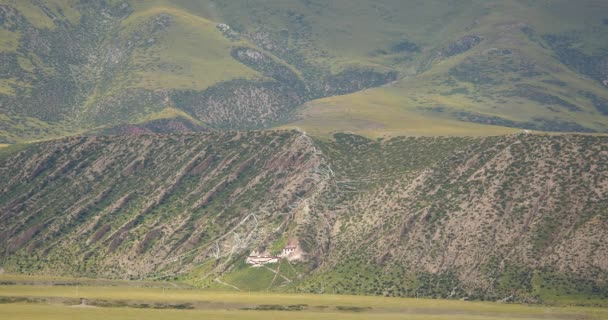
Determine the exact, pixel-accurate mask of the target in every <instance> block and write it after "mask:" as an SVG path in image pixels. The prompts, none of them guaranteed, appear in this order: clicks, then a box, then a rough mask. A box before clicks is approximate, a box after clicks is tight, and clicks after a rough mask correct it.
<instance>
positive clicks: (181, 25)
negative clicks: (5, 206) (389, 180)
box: [0, 0, 608, 143]
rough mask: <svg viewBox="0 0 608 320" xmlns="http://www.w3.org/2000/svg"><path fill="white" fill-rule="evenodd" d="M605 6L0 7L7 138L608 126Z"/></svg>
mask: <svg viewBox="0 0 608 320" xmlns="http://www.w3.org/2000/svg"><path fill="white" fill-rule="evenodd" d="M606 12H608V4H606V2H605V1H597V0H585V1H579V2H577V3H573V2H572V1H566V0H555V1H534V2H530V1H522V0H508V1H502V0H501V1H482V0H470V1H453V2H449V3H446V2H445V1H439V0H431V1H423V2H421V1H401V0H380V1H371V0H352V1H333V2H331V3H328V2H327V1H320V0H305V1H304V0H298V1H297V0H290V1H284V0H271V1H245V0H235V1H212V0H201V1H194V0H177V1H168V0H157V1H142V0H132V1H128V0H125V1H95V2H76V1H69V0H53V1H50V0H40V1H38V0H36V1H34V0H23V1H14V0H1V1H0V61H1V62H2V63H1V64H0V143H15V142H20V141H29V140H36V139H48V138H52V137H59V136H64V135H70V134H75V133H83V132H88V131H90V130H94V131H96V132H100V131H101V132H103V131H104V130H106V128H111V127H116V126H122V125H129V124H141V123H143V122H146V121H149V119H158V118H168V119H172V118H174V117H176V116H177V114H178V113H185V116H186V117H187V118H191V120H193V121H195V122H196V126H201V127H205V128H207V130H226V129H260V128H269V127H276V126H290V127H293V126H298V127H302V128H304V129H305V130H307V131H309V132H311V133H313V134H319V135H328V134H329V133H331V132H333V131H353V132H358V133H361V134H365V135H368V136H382V135H403V134H406V135H492V134H500V133H509V132H513V131H516V130H519V129H531V130H546V131H577V132H606V131H607V130H608V128H607V127H606V126H607V123H608V122H607V120H606V119H608V118H606V116H607V114H608V88H607V85H606V80H608V69H607V68H608V67H607V66H608V62H607V61H608V60H607V59H608V58H607V54H606V50H608V43H607V40H606V37H605V36H604V35H605V33H606V31H608V23H607V22H606V21H607V19H608V17H607V16H606V14H605V13H606ZM377 87H380V88H377ZM369 88H373V89H370V90H366V91H364V92H358V91H362V90H365V89H369ZM355 92H356V93H355ZM175 110H178V112H177V113H176V112H174V111H175ZM180 116H181V117H183V116H184V115H183V114H182V115H180ZM509 128H516V130H513V129H509ZM163 130H164V131H168V130H170V128H168V129H162V130H161V131H163Z"/></svg>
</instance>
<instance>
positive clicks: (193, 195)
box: [0, 131, 608, 301]
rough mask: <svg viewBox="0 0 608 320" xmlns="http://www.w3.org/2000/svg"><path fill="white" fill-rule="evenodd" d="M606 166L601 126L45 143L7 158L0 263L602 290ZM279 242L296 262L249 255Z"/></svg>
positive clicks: (385, 283) (516, 291) (448, 288)
mask: <svg viewBox="0 0 608 320" xmlns="http://www.w3.org/2000/svg"><path fill="white" fill-rule="evenodd" d="M607 166H608V141H607V140H606V138H604V137H592V136H568V135H566V136H541V135H525V134H521V135H513V136H505V137H492V138H392V139H390V140H389V139H384V140H383V139H380V140H377V141H371V140H368V139H366V138H363V137H360V136H355V135H348V134H337V135H335V136H334V138H333V139H332V140H328V141H326V140H323V141H321V140H313V139H311V138H309V137H308V136H306V134H304V133H302V132H297V131H290V132H250V133H241V132H228V133H210V134H201V133H196V134H180V135H136V136H125V137H119V136H113V137H88V138H70V139H64V140H59V141H53V142H45V143H38V144H33V145H30V146H28V147H26V148H25V149H24V150H21V151H4V152H3V154H2V155H1V156H0V181H2V183H0V191H1V192H0V220H1V221H2V222H3V223H2V228H1V229H0V250H1V252H3V255H2V256H1V257H0V258H1V260H0V266H1V267H3V268H4V269H5V270H7V271H13V272H32V273H49V274H70V275H88V276H102V277H111V278H149V279H158V278H162V279H168V278H170V279H173V278H175V277H179V278H180V279H187V280H189V281H192V282H194V283H196V284H197V285H202V286H209V285H213V282H212V280H214V279H217V280H218V282H219V283H228V284H229V285H231V286H236V287H239V288H241V289H254V290H255V289H260V288H265V289H266V288H272V289H274V290H291V291H298V292H326V293H365V294H380V295H392V296H435V297H469V298H484V299H505V298H507V299H519V300H526V301H539V300H543V299H548V297H551V296H552V295H556V294H557V295H565V296H568V295H575V296H583V297H595V298H601V299H603V298H605V297H606V295H607V294H608V285H607V283H608V282H607V281H608V260H607V259H606V257H607V256H608V245H607V242H606V236H607V234H606V230H608V224H607V223H608V211H607V210H606V208H608V197H607V196H606V195H607V194H608V190H607V188H608V167H607ZM285 246H294V247H296V248H297V254H298V257H299V259H296V260H297V261H296V262H294V261H291V262H290V263H291V264H292V267H283V268H282V267H281V265H280V264H279V265H278V266H273V265H270V266H269V267H268V268H260V269H255V270H254V269H251V268H248V267H247V265H245V264H244V258H245V256H246V255H247V254H249V253H250V252H252V251H260V252H263V251H266V252H268V253H271V254H276V253H277V252H279V253H280V252H281V250H282V249H283V248H284V247H285ZM266 273H272V274H273V276H272V277H270V278H269V277H268V275H269V274H266ZM274 275H277V277H278V278H279V280H277V279H276V278H277V277H274ZM279 275H280V277H279ZM205 279H206V280H205ZM273 279H274V280H273ZM281 279H283V280H281ZM271 280H272V282H270V281H271ZM273 285H274V286H273Z"/></svg>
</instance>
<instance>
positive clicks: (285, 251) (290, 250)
mask: <svg viewBox="0 0 608 320" xmlns="http://www.w3.org/2000/svg"><path fill="white" fill-rule="evenodd" d="M296 249H297V247H295V246H287V247H285V248H283V250H282V251H281V255H280V257H281V258H287V257H288V256H289V255H290V254H292V253H294V252H296Z"/></svg>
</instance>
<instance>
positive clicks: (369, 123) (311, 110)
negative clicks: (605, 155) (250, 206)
mask: <svg viewBox="0 0 608 320" xmlns="http://www.w3.org/2000/svg"><path fill="white" fill-rule="evenodd" d="M430 3H432V2H430ZM425 5H426V2H425ZM428 6H429V7H430V6H431V4H429V5H428ZM477 8H479V11H471V12H463V13H462V15H464V17H463V20H465V21H466V20H468V21H469V22H471V25H470V26H468V27H467V28H464V27H463V24H462V22H463V21H462V20H458V19H456V18H454V17H456V15H453V14H452V15H450V16H449V18H447V19H448V21H450V22H453V23H456V24H458V23H460V24H458V26H459V27H457V28H453V29H451V31H447V30H446V31H445V32H440V33H433V34H436V37H438V38H436V39H435V41H434V45H435V48H429V47H424V48H425V50H423V52H422V53H421V54H422V55H426V58H424V59H427V60H423V63H422V64H418V66H419V68H422V69H418V73H416V74H415V75H413V76H405V77H403V78H402V79H400V80H398V81H396V82H395V83H392V84H390V85H388V86H384V87H381V88H373V89H369V90H366V91H365V92H359V93H353V94H349V95H345V96H340V97H331V98H325V99H321V100H315V101H312V102H309V103H308V104H306V105H305V106H304V107H303V108H302V109H301V110H300V111H299V113H298V115H297V116H296V120H295V121H294V122H293V123H292V125H293V126H298V127H301V128H303V129H304V130H307V131H310V132H311V133H320V134H327V133H330V132H332V131H351V132H356V133H358V134H363V135H367V136H372V137H373V136H381V135H399V134H406V135H416V134H422V135H493V134H502V133H508V132H513V131H510V130H509V129H506V128H505V127H518V128H524V129H536V130H546V131H586V130H588V131H598V132H605V131H606V129H607V127H606V125H607V124H606V121H605V115H604V112H605V111H602V110H601V108H600V107H601V105H600V104H599V103H598V101H601V99H605V98H606V89H605V87H603V86H602V84H601V83H599V82H598V81H594V80H593V79H590V78H589V77H587V76H585V75H583V74H580V73H579V72H576V70H573V69H572V68H568V67H565V66H564V63H567V61H561V60H560V59H557V58H556V55H555V53H554V52H552V51H551V50H550V49H549V48H548V46H547V45H546V44H545V43H544V42H543V40H542V39H541V38H542V35H544V34H570V35H576V39H577V40H576V41H577V42H576V43H573V44H572V45H573V46H576V47H577V48H578V50H580V51H581V52H585V53H586V54H589V55H594V54H597V55H602V53H601V52H603V51H602V50H604V51H605V48H606V45H607V43H606V41H605V39H600V37H601V36H600V34H601V32H600V31H598V30H599V29H598V28H600V27H599V26H600V24H601V21H602V14H603V13H602V12H606V9H607V8H606V4H605V2H601V1H591V2H589V4H586V5H584V6H576V7H574V6H573V5H572V4H568V3H567V2H564V1H552V2H550V3H549V2H539V1H537V2H534V3H531V2H523V1H500V2H493V1H490V2H488V1H486V2H484V4H481V3H479V4H478V6H477ZM482 8H485V9H484V10H485V11H484V10H482ZM480 11H484V12H480ZM420 12H422V14H424V12H425V11H424V10H421V11H420ZM507 13H508V14H507ZM452 19H454V20H452ZM582 20H586V21H587V23H586V24H582V23H579V22H581V21H582ZM403 21H405V22H403V23H404V24H406V25H407V26H408V27H407V28H405V30H407V31H408V32H409V33H415V31H416V30H420V29H421V27H420V26H421V24H416V22H415V21H416V20H415V19H414V20H409V19H405V20H403ZM556 21H560V22H561V21H563V22H564V23H556ZM473 22H474V23H473ZM410 23H411V24H410ZM426 25H427V24H425V26H426ZM454 30H460V31H454ZM532 33H533V34H532ZM471 34H474V35H478V36H480V37H482V38H483V40H482V41H481V43H479V44H478V45H477V46H474V47H473V48H471V49H469V50H468V51H465V52H462V53H459V54H456V55H454V56H448V57H445V56H444V57H441V58H438V57H437V56H435V55H433V54H434V53H435V51H433V49H438V48H439V49H440V48H441V46H445V45H447V44H448V43H449V41H451V40H450V39H455V38H458V37H462V36H466V35H471ZM408 39H413V40H412V41H414V42H416V41H417V38H416V37H411V38H408ZM427 39H431V38H427ZM573 41H574V40H573ZM602 48H604V49H602ZM418 61H419V60H415V59H412V60H410V62H406V63H405V65H409V66H412V65H416V64H417V63H418ZM402 70H406V69H402ZM404 74H406V73H404ZM585 92H588V93H591V94H581V93H585ZM593 96H596V97H602V98H601V99H596V100H595V102H594V101H592V100H593V99H590V98H589V97H593ZM604 101H605V100H604ZM471 122H478V124H481V125H475V124H472V123H471ZM484 124H492V125H494V127H490V126H487V125H484ZM573 124H577V126H573Z"/></svg>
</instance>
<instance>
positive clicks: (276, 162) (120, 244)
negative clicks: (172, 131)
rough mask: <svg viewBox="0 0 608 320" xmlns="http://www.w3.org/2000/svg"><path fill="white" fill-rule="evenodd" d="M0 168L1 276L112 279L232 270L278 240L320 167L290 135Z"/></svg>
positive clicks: (211, 139)
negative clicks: (248, 253)
mask: <svg viewBox="0 0 608 320" xmlns="http://www.w3.org/2000/svg"><path fill="white" fill-rule="evenodd" d="M1 162H2V165H0V167H1V168H2V170H1V171H0V175H1V176H2V179H1V181H3V182H2V185H1V186H0V188H1V190H2V192H0V194H1V196H0V206H1V209H0V212H1V213H0V220H1V221H3V223H2V230H0V239H1V241H0V242H1V243H3V245H2V252H3V253H4V254H3V262H2V264H3V265H4V267H5V269H6V270H13V271H24V272H36V273H57V272H60V273H66V274H67V273H71V274H82V275H90V276H101V277H111V278H129V277H131V278H136V277H143V276H151V275H153V274H155V273H157V272H159V271H163V272H170V274H171V275H173V274H179V273H181V272H184V271H188V270H190V268H191V267H192V266H194V265H197V264H200V263H201V262H204V261H207V260H209V259H210V258H213V259H222V258H226V259H227V260H226V261H228V262H232V260H231V258H232V257H233V256H235V255H240V254H242V253H243V252H244V250H245V249H249V248H251V247H254V246H255V245H257V244H259V243H262V242H264V241H266V240H267V239H273V238H275V237H276V234H277V233H280V232H282V231H283V230H284V229H285V228H286V226H287V224H288V223H289V221H290V219H293V216H292V215H291V209H290V208H292V207H293V206H297V205H298V204H299V203H300V201H301V197H302V196H303V195H305V194H309V193H312V192H314V190H315V189H316V188H319V186H320V184H322V183H323V182H322V179H321V178H319V173H318V172H319V170H321V169H322V168H323V166H324V165H325V160H324V158H323V157H321V156H320V155H319V154H318V153H316V149H315V146H314V145H313V144H312V141H311V140H310V139H309V138H307V137H306V136H304V135H301V134H298V133H294V132H281V133H263V132H250V133H225V134H208V135H207V134H185V135H179V136H162V135H138V136H133V137H126V138H125V137H120V136H113V137H110V138H109V137H89V138H71V139H66V140H60V141H55V142H52V143H44V144H35V145H32V146H30V147H28V148H27V149H25V150H23V151H20V152H19V153H17V154H14V155H10V156H5V157H3V159H2V160H1ZM215 267H216V268H218V271H220V272H221V271H222V269H221V268H222V267H223V264H218V265H216V266H215ZM61 270H63V271H61Z"/></svg>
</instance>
